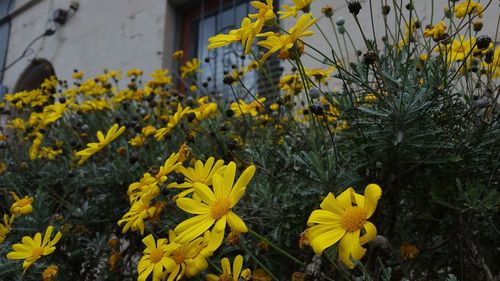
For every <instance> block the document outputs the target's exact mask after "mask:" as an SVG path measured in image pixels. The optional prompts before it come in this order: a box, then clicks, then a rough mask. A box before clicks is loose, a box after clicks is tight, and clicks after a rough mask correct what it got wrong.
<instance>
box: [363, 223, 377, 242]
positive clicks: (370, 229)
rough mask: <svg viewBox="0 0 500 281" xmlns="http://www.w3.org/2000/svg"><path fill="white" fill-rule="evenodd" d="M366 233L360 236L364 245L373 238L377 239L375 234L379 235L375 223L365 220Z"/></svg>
mask: <svg viewBox="0 0 500 281" xmlns="http://www.w3.org/2000/svg"><path fill="white" fill-rule="evenodd" d="M363 227H364V229H365V231H366V233H365V234H364V235H363V236H361V237H359V243H360V244H361V245H364V244H366V243H368V242H370V241H372V240H373V239H375V236H377V228H376V227H375V225H374V224H373V223H371V222H369V221H367V222H365V224H364V225H363Z"/></svg>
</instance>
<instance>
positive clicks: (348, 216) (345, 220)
mask: <svg viewBox="0 0 500 281" xmlns="http://www.w3.org/2000/svg"><path fill="white" fill-rule="evenodd" d="M365 220H366V212H365V210H363V209H362V208H360V207H350V208H348V209H347V210H345V211H344V213H343V214H342V217H341V218H340V223H341V224H342V226H343V227H344V229H345V230H347V231H348V232H354V231H357V230H360V229H361V228H362V227H363V224H364V223H365Z"/></svg>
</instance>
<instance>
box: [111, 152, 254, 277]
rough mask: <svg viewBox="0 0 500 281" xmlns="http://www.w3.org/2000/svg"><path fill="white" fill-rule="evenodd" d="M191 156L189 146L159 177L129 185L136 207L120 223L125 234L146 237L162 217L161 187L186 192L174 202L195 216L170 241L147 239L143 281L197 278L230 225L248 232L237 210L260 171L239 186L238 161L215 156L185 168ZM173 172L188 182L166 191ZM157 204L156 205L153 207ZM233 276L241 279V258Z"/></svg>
mask: <svg viewBox="0 0 500 281" xmlns="http://www.w3.org/2000/svg"><path fill="white" fill-rule="evenodd" d="M188 155H189V150H188V148H187V146H186V145H185V144H184V145H182V146H181V148H180V149H179V151H178V152H177V153H173V154H172V155H171V156H170V157H169V158H168V159H167V160H166V161H165V163H164V165H163V166H161V167H160V169H159V170H158V171H157V173H156V174H155V175H151V174H150V173H145V174H144V175H143V177H142V178H141V180H140V181H138V182H134V183H132V184H130V186H129V188H128V191H127V194H128V196H129V200H130V204H131V208H130V210H129V211H128V212H127V213H126V214H125V215H124V216H123V218H122V219H121V220H120V221H118V225H120V226H123V233H126V232H127V231H128V230H133V231H139V232H140V233H141V235H144V231H145V225H144V221H145V220H147V219H149V220H150V221H155V219H154V218H155V217H156V218H158V217H159V213H161V211H162V208H161V207H158V206H160V205H164V204H165V203H164V202H162V201H161V200H158V199H157V198H158V195H159V194H160V188H168V189H180V190H182V191H181V192H180V193H179V194H177V195H176V196H175V198H174V199H175V202H176V204H177V206H178V207H179V208H180V209H181V210H184V211H185V212H187V213H190V214H195V216H194V217H192V218H189V219H187V220H185V221H184V222H182V223H180V224H179V225H177V227H175V229H174V230H169V232H168V239H167V238H161V239H158V240H156V241H155V239H154V238H153V236H152V235H151V234H150V235H148V236H146V237H145V238H144V239H143V243H144V244H145V245H146V249H145V250H144V255H143V257H142V258H141V260H140V261H139V264H138V273H139V279H138V280H145V279H146V278H147V277H148V276H149V275H150V274H151V273H152V276H153V280H160V279H162V280H164V279H165V278H167V276H168V279H167V280H179V279H180V278H182V277H183V276H185V277H191V276H194V275H196V274H198V273H199V272H200V271H202V270H204V269H206V267H207V261H206V259H207V258H208V257H210V256H211V255H212V254H213V252H214V251H215V250H216V249H217V248H218V247H219V246H220V245H221V244H222V241H223V239H224V234H225V228H226V224H229V226H230V227H231V229H232V231H235V232H240V233H241V232H247V231H248V230H247V227H246V225H245V223H244V222H243V220H242V219H241V218H240V217H239V216H238V215H236V214H235V213H234V212H233V211H232V208H233V207H234V206H235V205H236V203H237V202H238V201H239V200H240V198H241V197H242V196H243V195H244V193H245V189H246V186H247V185H248V183H249V182H250V180H251V178H252V177H253V174H254V173H255V166H249V167H248V168H247V169H246V170H245V171H243V173H242V174H241V176H240V178H239V179H238V180H237V181H236V183H235V182H234V181H235V176H236V164H235V163H234V162H230V163H229V164H228V165H224V161H223V160H218V161H215V158H214V157H210V158H209V159H208V160H207V161H206V162H205V163H203V162H202V161H200V160H197V161H196V162H195V163H194V167H184V166H183V165H182V164H183V162H184V161H186V160H187V158H188ZM174 171H175V172H177V173H179V174H182V175H184V176H185V178H184V182H177V181H176V182H171V183H170V184H168V185H166V186H163V187H162V185H163V184H165V183H166V182H167V181H168V176H169V175H170V174H171V173H172V172H174ZM154 200H156V203H153V201H154ZM223 263H224V264H225V263H226V262H225V261H224V262H223ZM237 268H238V269H237ZM226 269H227V268H226ZM233 271H234V272H235V273H237V274H238V276H239V274H240V271H241V258H237V261H236V265H235V269H234V270H233ZM228 272H229V273H230V272H231V271H230V270H229V271H226V273H228ZM245 272H246V271H245ZM242 274H243V273H242ZM246 275H248V273H246ZM246 275H245V276H246ZM233 276H234V275H233Z"/></svg>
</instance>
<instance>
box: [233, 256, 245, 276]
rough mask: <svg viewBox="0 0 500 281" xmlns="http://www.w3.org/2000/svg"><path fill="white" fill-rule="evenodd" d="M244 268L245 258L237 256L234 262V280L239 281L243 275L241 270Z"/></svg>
mask: <svg viewBox="0 0 500 281" xmlns="http://www.w3.org/2000/svg"><path fill="white" fill-rule="evenodd" d="M242 267H243V257H242V256H241V255H237V256H236V257H235V258H234V261H233V280H234V281H238V280H239V277H240V273H241V268H242Z"/></svg>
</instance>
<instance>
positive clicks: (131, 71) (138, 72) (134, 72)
mask: <svg viewBox="0 0 500 281" xmlns="http://www.w3.org/2000/svg"><path fill="white" fill-rule="evenodd" d="M142 73H143V71H142V70H140V69H137V68H131V69H129V70H128V71H127V76H128V77H131V76H141V75H142Z"/></svg>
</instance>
